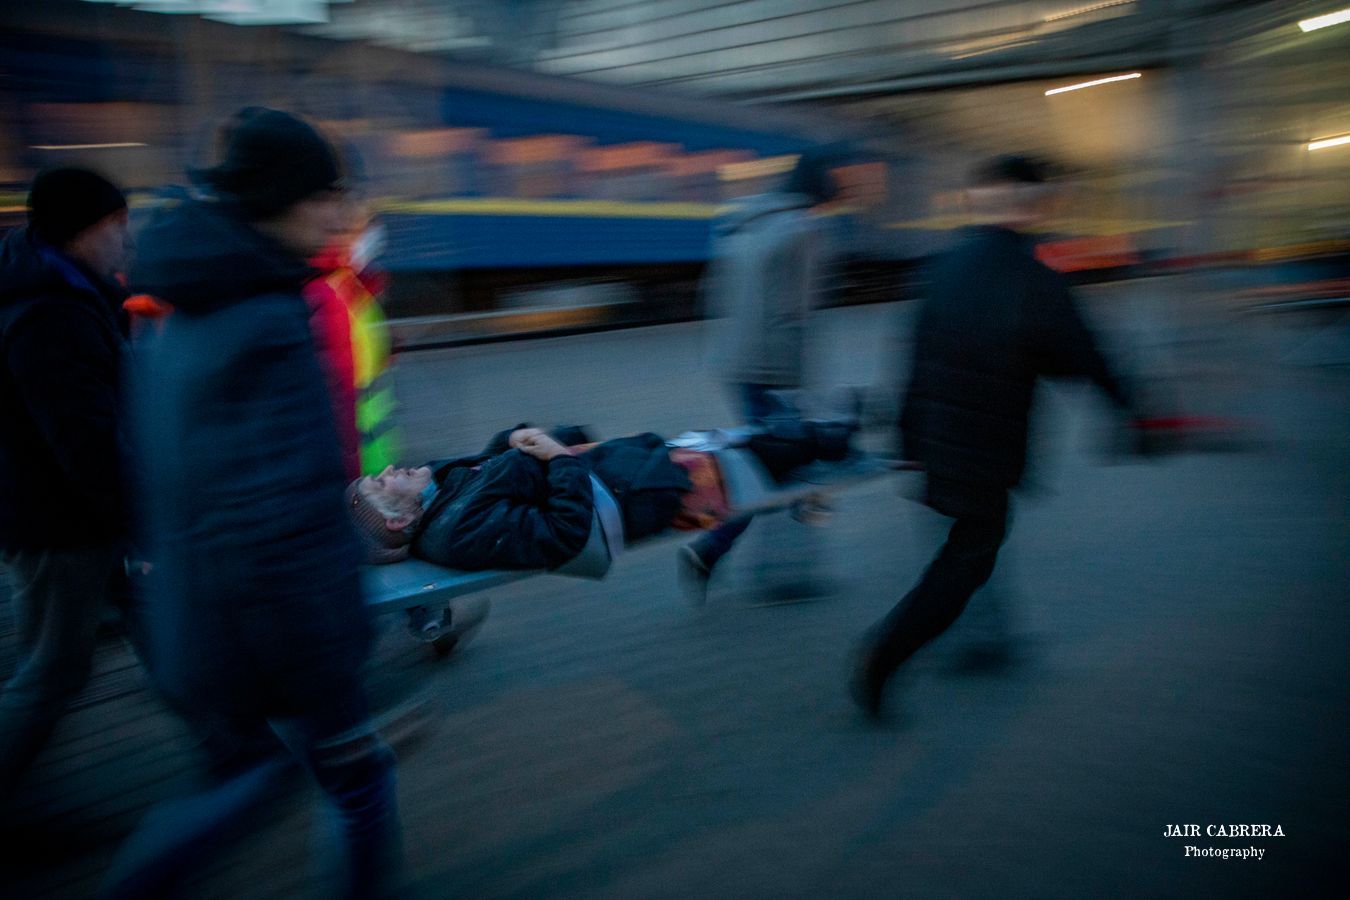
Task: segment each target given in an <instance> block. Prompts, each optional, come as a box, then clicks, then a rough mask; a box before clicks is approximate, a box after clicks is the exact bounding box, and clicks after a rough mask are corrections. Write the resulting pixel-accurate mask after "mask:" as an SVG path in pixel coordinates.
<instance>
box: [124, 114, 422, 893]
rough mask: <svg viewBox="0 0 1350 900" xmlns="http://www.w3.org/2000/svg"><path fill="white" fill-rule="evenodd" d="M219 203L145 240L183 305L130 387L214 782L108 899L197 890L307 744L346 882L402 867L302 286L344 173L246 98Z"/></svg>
mask: <svg viewBox="0 0 1350 900" xmlns="http://www.w3.org/2000/svg"><path fill="white" fill-rule="evenodd" d="M200 176H201V180H202V181H203V182H204V183H205V184H206V185H208V186H209V187H210V188H211V189H212V190H213V191H214V194H215V195H214V197H211V198H207V199H200V200H188V201H185V202H183V203H181V204H179V205H178V206H176V207H175V208H173V209H172V210H170V211H169V212H168V213H166V214H165V215H163V216H162V217H161V218H160V220H159V221H157V222H154V223H152V224H151V225H150V226H149V227H148V228H147V229H146V231H145V233H144V235H143V241H142V243H143V245H144V248H145V250H144V253H143V255H142V256H141V258H140V260H139V263H138V265H137V266H136V267H135V268H134V269H133V272H132V283H133V284H134V285H135V286H136V288H137V289H138V290H142V291H145V292H146V293H148V294H150V295H152V296H154V297H155V298H157V299H159V300H161V301H164V302H166V303H168V304H170V305H171V306H172V307H173V314H172V315H169V316H167V317H165V318H164V319H163V320H162V326H161V328H160V329H158V330H157V331H150V332H147V333H146V338H145V342H144V345H138V348H137V363H136V366H135V368H134V370H133V372H132V378H131V381H130V394H131V408H130V409H131V415H132V425H133V429H134V436H135V438H136V448H137V454H138V458H137V462H138V467H137V474H138V481H139V484H138V493H137V501H138V504H139V507H140V511H141V513H142V516H143V521H142V525H143V531H144V534H145V541H146V544H147V556H148V559H149V560H150V561H151V562H152V563H153V567H154V568H153V570H152V572H151V573H150V574H149V576H148V577H147V578H146V579H145V599H144V606H145V610H146V617H147V623H146V630H147V632H148V636H149V641H150V644H151V648H152V650H151V659H152V662H153V667H152V669H153V675H154V677H155V680H156V682H157V684H158V685H159V686H160V688H161V689H162V690H163V691H164V693H165V695H166V697H167V698H168V699H169V701H170V702H171V704H172V705H173V706H174V707H175V709H176V710H178V711H179V712H180V713H182V714H184V715H185V716H186V717H187V718H188V720H189V722H190V723H191V724H192V725H193V727H194V728H195V729H196V731H197V732H198V734H199V736H200V737H201V742H202V747H203V749H204V751H205V754H206V757H207V760H206V761H207V767H206V768H207V772H208V779H207V785H206V786H205V788H204V789H203V790H202V791H201V792H200V793H197V794H194V795H192V796H190V797H187V798H184V799H183V800H181V801H177V802H174V803H170V804H168V805H167V806H165V807H162V808H161V809H159V810H157V811H154V812H152V813H151V814H150V815H149V816H148V817H147V819H146V820H145V822H144V823H143V824H142V825H141V827H140V828H139V829H138V831H137V832H136V833H135V834H134V835H133V836H132V837H131V839H130V840H129V841H128V842H127V844H126V846H125V847H124V848H123V850H122V852H121V853H120V855H119V857H118V859H117V860H116V861H115V863H114V866H113V869H112V871H111V873H110V874H109V876H108V877H107V879H106V881H105V887H104V894H105V896H110V897H140V896H162V895H166V894H171V893H173V892H174V891H176V890H178V889H179V888H180V886H181V883H182V881H183V879H184V878H186V877H187V876H188V875H190V874H191V873H193V872H194V871H196V870H197V869H198V868H199V866H200V864H201V862H202V861H203V859H204V858H205V857H207V856H208V855H209V854H210V853H212V852H214V851H215V850H217V849H219V847H220V845H221V844H222V843H223V842H225V841H226V840H228V839H229V838H231V837H233V836H236V835H237V834H238V833H239V832H240V831H241V830H242V829H243V828H246V827H247V826H248V824H249V822H250V820H251V815H252V814H253V813H254V812H256V810H257V808H258V806H259V804H261V803H262V802H263V801H265V800H268V799H270V798H272V797H274V796H276V793H277V787H278V785H279V781H280V780H281V778H282V777H283V776H284V775H285V773H286V772H287V771H288V770H289V769H290V768H292V766H291V765H290V761H289V759H288V757H287V754H286V753H284V752H282V748H283V746H284V748H285V751H289V755H290V756H291V757H294V759H296V760H298V761H299V762H300V763H301V764H302V765H303V766H304V768H305V769H306V770H307V771H308V773H309V774H310V776H311V777H312V778H313V779H314V781H315V782H317V783H318V785H319V787H320V788H321V789H322V790H323V792H324V793H325V795H326V797H327V800H328V802H329V805H330V806H331V807H332V810H333V812H334V813H335V818H336V822H337V826H338V828H337V830H338V831H339V833H340V834H341V839H342V842H343V849H344V853H343V861H344V869H343V872H342V873H341V879H342V884H343V887H342V889H341V890H340V891H335V892H334V893H339V894H341V895H343V896H349V897H370V896H380V895H383V894H384V893H386V892H387V890H388V889H389V887H390V885H391V883H392V882H393V881H394V880H396V872H397V867H398V859H399V853H400V851H399V829H398V820H397V812H396V802H395V784H394V757H393V754H392V752H391V751H390V749H389V748H388V747H387V746H386V745H385V744H384V742H383V741H382V740H381V739H380V738H379V736H378V735H377V734H376V733H375V732H374V730H373V728H372V726H371V723H370V719H369V713H368V708H367V701H366V696H365V692H364V689H363V685H362V682H361V675H360V669H361V666H362V664H363V662H364V660H365V659H366V657H367V655H368V653H369V651H370V647H371V642H372V629H371V624H370V620H369V618H368V615H367V611H366V609H365V606H364V602H363V597H362V593H361V586H360V581H359V577H358V570H357V566H358V562H359V560H360V558H361V549H360V545H359V543H358V539H357V537H356V535H355V533H354V532H353V530H352V527H351V525H350V522H349V520H348V518H347V515H346V512H345V507H344V504H343V490H344V488H345V486H346V478H345V473H344V471H343V464H342V455H341V453H340V451H339V445H338V439H337V434H336V429H335V427H334V421H333V415H332V406H331V403H330V398H329V396H328V392H327V388H326V385H325V381H324V374H323V372H322V369H321V366H320V363H319V360H318V357H317V355H316V352H315V348H314V342H313V338H312V336H311V333H310V323H309V315H310V313H309V309H308V307H307V305H306V302H305V300H304V298H303V296H302V289H303V286H304V284H305V282H306V281H307V280H308V279H309V278H311V277H312V276H313V275H314V272H313V270H312V269H311V268H310V267H309V265H308V264H307V263H306V260H308V259H310V258H312V257H313V256H314V255H315V254H317V253H318V252H319V251H320V250H322V249H323V248H324V247H326V246H328V245H329V244H330V243H331V242H333V241H334V240H335V239H336V238H337V237H338V236H339V234H340V233H341V232H342V230H343V229H344V227H345V225H346V212H347V211H346V208H345V202H344V199H343V173H342V171H341V166H340V163H339V161H338V157H337V155H336V153H335V152H334V150H333V147H332V146H331V145H330V144H329V142H328V141H327V140H325V139H324V138H323V137H322V136H321V135H320V134H319V133H318V132H317V131H316V130H315V129H314V128H313V127H312V126H310V125H309V124H308V123H306V122H304V121H302V120H300V119H298V118H295V117H293V116H291V115H288V114H286V113H283V112H278V111H275V110H270V109H262V108H256V107H255V108H249V109H245V110H243V111H242V112H240V113H239V114H237V115H236V116H235V117H234V119H233V120H232V121H231V123H230V124H229V126H228V128H227V130H226V132H225V148H224V158H223V161H222V162H221V163H220V164H219V165H218V166H216V167H215V168H213V169H210V170H207V171H206V172H203V173H200Z"/></svg>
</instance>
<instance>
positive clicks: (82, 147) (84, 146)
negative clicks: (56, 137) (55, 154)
mask: <svg viewBox="0 0 1350 900" xmlns="http://www.w3.org/2000/svg"><path fill="white" fill-rule="evenodd" d="M145 146H148V145H146V144H139V143H135V142H132V141H126V142H123V143H117V144H34V145H33V149H34V150H116V149H120V148H122V147H145Z"/></svg>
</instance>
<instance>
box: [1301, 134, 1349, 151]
mask: <svg viewBox="0 0 1350 900" xmlns="http://www.w3.org/2000/svg"><path fill="white" fill-rule="evenodd" d="M1346 144H1350V134H1338V135H1336V136H1334V137H1325V138H1318V139H1317V140H1315V141H1309V142H1308V149H1309V150H1326V149H1327V148H1329V147H1343V146H1345V145H1346Z"/></svg>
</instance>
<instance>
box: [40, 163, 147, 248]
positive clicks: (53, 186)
mask: <svg viewBox="0 0 1350 900" xmlns="http://www.w3.org/2000/svg"><path fill="white" fill-rule="evenodd" d="M126 208H127V198H126V197H125V196H123V195H122V192H121V191H120V190H118V189H117V186H116V185H114V184H113V183H112V182H111V181H109V180H108V179H106V178H104V177H103V176H102V175H99V174H98V173H97V172H91V171H89V170H88V169H77V168H69V167H66V168H60V169H47V170H46V171H43V172H39V173H38V175H37V177H36V178H34V179H33V187H32V189H31V190H30V191H29V192H28V227H29V228H30V229H31V230H32V231H33V233H35V234H36V235H37V236H38V237H40V238H42V240H44V241H46V242H47V243H49V244H51V245H52V246H54V247H63V246H65V245H66V244H67V243H68V242H69V241H70V240H71V239H72V238H74V237H75V236H76V235H78V234H79V233H80V232H81V231H84V230H85V229H86V228H88V227H89V226H91V225H96V224H98V223H99V222H101V221H102V220H103V219H104V218H105V217H106V216H110V215H112V214H113V213H115V212H117V211H118V210H122V209H126Z"/></svg>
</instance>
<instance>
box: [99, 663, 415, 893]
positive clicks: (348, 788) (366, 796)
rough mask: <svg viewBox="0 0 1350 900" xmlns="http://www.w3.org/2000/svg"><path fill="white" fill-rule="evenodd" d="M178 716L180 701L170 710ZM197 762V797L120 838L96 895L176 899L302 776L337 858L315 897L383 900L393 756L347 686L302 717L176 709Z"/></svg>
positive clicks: (396, 847) (394, 874)
mask: <svg viewBox="0 0 1350 900" xmlns="http://www.w3.org/2000/svg"><path fill="white" fill-rule="evenodd" d="M177 705H178V706H179V708H180V710H182V709H183V705H182V704H181V703H179V704H177ZM184 711H185V712H186V713H187V715H188V718H189V722H190V724H191V725H192V726H193V730H194V732H195V734H196V736H197V738H198V741H199V744H200V746H201V749H202V750H203V752H204V754H205V757H206V769H207V773H208V777H207V779H206V784H205V785H204V786H203V787H202V788H201V789H200V790H199V791H197V792H196V793H193V794H191V795H189V796H187V797H184V798H181V799H178V800H173V801H170V802H168V803H165V804H163V805H161V806H159V807H157V808H156V809H155V810H153V811H152V812H151V813H150V814H149V815H148V816H147V817H146V818H145V820H144V821H143V822H142V823H141V824H140V826H139V827H138V828H137V829H136V831H135V833H134V834H132V836H131V837H130V838H129V839H128V840H127V842H126V844H125V845H124V846H123V847H122V849H121V851H120V852H119V853H118V856H117V859H116V860H115V862H114V864H113V867H112V870H111V872H110V873H109V874H108V876H107V878H106V880H105V882H104V886H103V889H102V891H101V892H100V897H102V898H105V900H106V898H147V897H175V896H179V895H180V894H181V892H182V890H183V886H184V881H185V880H186V879H187V878H188V877H189V876H191V875H192V874H193V873H195V872H197V871H198V870H199V869H200V867H201V866H202V865H203V863H206V862H209V860H210V859H211V858H212V857H214V856H215V855H216V854H218V853H219V852H220V851H221V850H222V849H223V848H224V847H225V846H227V845H228V844H230V843H232V842H233V841H235V840H237V839H239V838H240V837H242V836H243V835H244V834H245V833H247V832H248V831H249V830H250V829H253V828H256V827H257V819H258V816H259V814H260V813H261V812H262V811H263V810H265V808H266V807H268V806H270V805H271V804H272V803H273V802H274V801H276V800H277V799H279V798H280V797H282V796H284V795H285V792H286V788H287V787H288V786H289V785H290V784H291V783H292V782H293V781H294V776H295V775H296V774H297V773H298V772H299V771H301V770H303V771H304V772H305V773H307V774H308V775H309V776H310V778H311V779H312V780H313V781H314V782H316V783H317V784H318V786H319V788H320V789H321V790H322V791H323V793H324V795H325V798H326V800H327V801H328V807H329V815H328V817H327V826H328V830H330V831H332V832H333V835H332V837H333V838H335V840H334V841H330V842H329V843H330V844H336V846H337V848H338V853H337V854H336V858H335V859H334V860H333V864H331V865H329V866H326V867H325V868H327V869H329V874H330V877H331V878H332V883H331V884H330V885H329V886H328V887H327V889H325V890H324V891H322V893H321V896H331V897H346V898H368V897H383V896H390V895H392V894H393V893H395V892H396V891H397V889H398V881H399V878H400V863H401V856H402V854H401V848H400V839H399V834H400V831H399V824H398V812H397V803H396V798H395V781H394V754H393V751H391V750H390V749H389V747H388V746H387V745H386V744H385V743H384V742H383V740H381V739H380V737H379V735H378V734H376V733H375V732H374V730H373V729H372V728H371V725H370V722H369V718H368V716H367V713H366V701H365V696H364V693H363V692H362V690H361V688H360V686H359V685H358V684H356V682H355V680H354V679H353V680H352V681H351V683H350V684H348V685H347V686H345V687H344V686H340V685H334V686H333V690H332V691H331V692H330V693H329V694H328V695H327V696H325V697H324V698H322V700H321V701H320V702H318V703H316V705H315V708H314V709H312V710H310V711H308V712H307V713H306V714H303V715H297V716H288V717H285V718H263V717H262V716H258V717H256V718H254V717H245V718H240V717H238V716H232V717H229V718H226V717H220V716H211V715H209V714H206V713H204V712H202V711H200V710H197V711H187V710H184Z"/></svg>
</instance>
